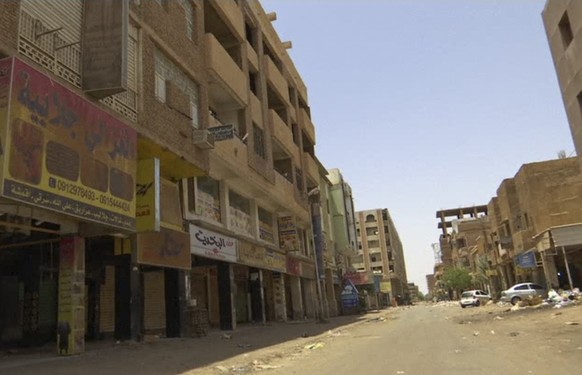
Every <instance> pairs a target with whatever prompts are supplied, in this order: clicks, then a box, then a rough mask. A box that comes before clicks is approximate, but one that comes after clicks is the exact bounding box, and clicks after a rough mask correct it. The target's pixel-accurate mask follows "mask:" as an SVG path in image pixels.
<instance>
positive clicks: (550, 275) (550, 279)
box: [542, 253, 560, 288]
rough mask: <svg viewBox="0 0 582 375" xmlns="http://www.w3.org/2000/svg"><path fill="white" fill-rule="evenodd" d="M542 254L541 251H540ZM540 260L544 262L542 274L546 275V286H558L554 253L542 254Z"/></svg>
mask: <svg viewBox="0 0 582 375" xmlns="http://www.w3.org/2000/svg"><path fill="white" fill-rule="evenodd" d="M542 254H543V253H542ZM542 261H543V263H544V274H545V276H546V283H547V284H548V285H547V287H548V288H552V287H556V288H557V287H558V286H559V285H560V282H559V281H558V269H557V267H556V257H555V256H554V255H547V256H543V255H542Z"/></svg>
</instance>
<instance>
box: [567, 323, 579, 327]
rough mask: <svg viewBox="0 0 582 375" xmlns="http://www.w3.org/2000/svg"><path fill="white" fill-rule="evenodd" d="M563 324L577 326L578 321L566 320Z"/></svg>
mask: <svg viewBox="0 0 582 375" xmlns="http://www.w3.org/2000/svg"><path fill="white" fill-rule="evenodd" d="M565 324H566V325H569V326H577V325H578V324H580V323H578V322H566V323H565Z"/></svg>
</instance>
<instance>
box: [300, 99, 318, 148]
mask: <svg viewBox="0 0 582 375" xmlns="http://www.w3.org/2000/svg"><path fill="white" fill-rule="evenodd" d="M299 123H300V124H301V128H302V129H303V130H305V133H306V134H307V137H308V138H309V140H311V142H313V144H315V127H314V126H313V122H311V119H310V118H309V115H308V114H307V111H305V109H303V108H300V109H299Z"/></svg>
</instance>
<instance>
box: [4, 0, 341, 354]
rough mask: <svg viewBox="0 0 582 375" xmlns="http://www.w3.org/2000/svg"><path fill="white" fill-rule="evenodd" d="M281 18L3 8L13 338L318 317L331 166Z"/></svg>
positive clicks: (73, 5)
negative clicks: (319, 246) (323, 191)
mask: <svg viewBox="0 0 582 375" xmlns="http://www.w3.org/2000/svg"><path fill="white" fill-rule="evenodd" d="M275 18H276V17H275V15H274V14H266V13H265V11H264V9H263V8H262V7H261V5H260V4H259V2H258V1H255V0H250V1H235V0H220V1H218V0H208V1H202V0H192V1H190V0H180V1H159V0H151V1H144V0H131V1H128V0H120V1H114V2H105V1H104V2H99V1H82V0H70V1H67V2H40V1H34V0H14V1H4V2H0V30H2V32H1V33H0V58H2V59H3V60H2V61H0V146H1V147H0V185H1V189H0V195H1V196H2V197H1V198H0V220H1V221H0V237H1V239H2V240H1V241H2V242H1V244H0V248H1V249H2V255H1V257H0V285H1V288H2V293H0V298H1V300H0V305H1V306H2V309H1V312H0V337H1V340H2V343H19V344H35V343H43V342H46V341H49V340H53V339H54V337H55V334H56V335H57V337H58V340H59V345H60V346H61V348H62V352H63V353H73V352H79V351H82V350H83V344H84V337H85V336H87V337H89V338H100V337H104V336H105V337H107V336H108V335H112V336H115V337H117V338H130V337H131V338H134V339H138V338H140V337H141V336H143V335H144V334H146V333H159V334H163V335H166V336H180V335H186V334H188V332H189V329H190V328H191V327H190V321H189V317H190V316H191V315H192V314H193V312H194V311H196V312H197V313H200V312H205V313H206V314H207V316H208V321H209V323H210V324H211V325H213V326H216V327H220V328H223V329H233V328H235V327H236V325H237V323H243V322H248V321H267V320H286V319H289V318H301V319H303V318H304V317H305V316H307V317H314V316H315V315H316V310H317V293H316V290H317V283H316V266H315V262H314V259H315V248H314V242H313V232H312V220H311V215H310V209H309V205H308V194H307V193H308V191H309V190H311V189H312V188H314V187H318V186H320V183H321V174H322V169H324V168H322V167H321V165H319V164H318V162H317V161H316V160H317V159H316V157H315V154H314V145H315V130H314V125H313V123H312V121H311V119H310V108H309V105H308V97H307V89H306V87H305V84H304V83H303V81H302V80H301V77H300V75H299V73H298V72H297V70H296V69H295V67H294V64H293V62H292V61H291V59H290V57H289V55H288V53H287V52H286V48H287V47H289V43H283V42H282V41H281V40H280V39H279V37H278V35H277V33H276V31H275V29H274V28H273V26H272V25H271V21H272V20H273V19H275ZM308 189H309V190H308ZM324 272H326V276H327V271H324ZM330 278H333V275H331V276H330ZM197 316H198V319H200V318H199V317H200V316H204V314H202V315H197ZM57 323H58V324H57Z"/></svg>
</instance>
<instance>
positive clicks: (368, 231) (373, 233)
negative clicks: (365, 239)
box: [366, 227, 378, 236]
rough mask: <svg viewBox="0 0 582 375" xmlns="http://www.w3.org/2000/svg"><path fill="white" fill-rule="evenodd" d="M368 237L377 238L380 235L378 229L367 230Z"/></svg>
mask: <svg viewBox="0 0 582 375" xmlns="http://www.w3.org/2000/svg"><path fill="white" fill-rule="evenodd" d="M366 235H368V236H377V235H378V227H370V228H366Z"/></svg>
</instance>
